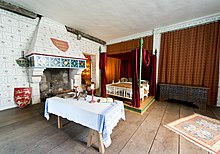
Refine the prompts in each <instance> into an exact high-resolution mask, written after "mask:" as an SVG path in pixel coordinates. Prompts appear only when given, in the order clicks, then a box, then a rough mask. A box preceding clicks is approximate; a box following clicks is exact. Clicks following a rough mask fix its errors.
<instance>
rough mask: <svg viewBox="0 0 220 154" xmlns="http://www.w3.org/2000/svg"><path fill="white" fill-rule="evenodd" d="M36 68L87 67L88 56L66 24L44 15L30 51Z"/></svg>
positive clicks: (31, 61)
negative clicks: (86, 56) (70, 33)
mask: <svg viewBox="0 0 220 154" xmlns="http://www.w3.org/2000/svg"><path fill="white" fill-rule="evenodd" d="M25 56H26V57H28V59H29V63H30V64H29V66H30V67H34V68H44V69H45V68H85V67H86V58H85V56H84V55H83V53H82V52H81V51H80V50H79V49H78V47H77V44H76V40H75V38H71V37H70V35H69V34H68V32H67V30H66V27H65V25H62V24H60V23H58V22H56V21H53V20H51V19H49V18H46V17H42V18H41V19H40V20H39V23H38V26H37V28H36V30H35V34H34V37H33V39H32V42H31V45H30V48H29V51H28V53H26V54H25Z"/></svg>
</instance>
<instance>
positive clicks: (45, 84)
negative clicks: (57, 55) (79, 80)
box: [40, 68, 71, 101]
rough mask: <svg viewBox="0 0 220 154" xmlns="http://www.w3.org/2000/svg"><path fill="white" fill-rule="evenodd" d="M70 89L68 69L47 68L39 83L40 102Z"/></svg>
mask: <svg viewBox="0 0 220 154" xmlns="http://www.w3.org/2000/svg"><path fill="white" fill-rule="evenodd" d="M70 89H71V87H70V84H69V70H68V69H65V68H64V69H59V68H54V69H52V68H47V69H45V70H44V72H43V75H42V77H41V81H40V98H41V101H45V99H46V98H48V97H51V96H54V95H56V94H59V93H60V92H63V91H67V90H70Z"/></svg>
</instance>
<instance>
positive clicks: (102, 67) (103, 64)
mask: <svg viewBox="0 0 220 154" xmlns="http://www.w3.org/2000/svg"><path fill="white" fill-rule="evenodd" d="M105 67H106V53H100V61H99V69H100V70H101V96H102V97H106V75H105Z"/></svg>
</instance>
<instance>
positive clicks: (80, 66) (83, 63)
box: [79, 60, 86, 68]
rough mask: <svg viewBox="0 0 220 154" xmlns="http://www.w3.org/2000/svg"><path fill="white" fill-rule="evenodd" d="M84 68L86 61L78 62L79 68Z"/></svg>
mask: <svg viewBox="0 0 220 154" xmlns="http://www.w3.org/2000/svg"><path fill="white" fill-rule="evenodd" d="M85 67H86V61H85V60H80V61H79V68H85Z"/></svg>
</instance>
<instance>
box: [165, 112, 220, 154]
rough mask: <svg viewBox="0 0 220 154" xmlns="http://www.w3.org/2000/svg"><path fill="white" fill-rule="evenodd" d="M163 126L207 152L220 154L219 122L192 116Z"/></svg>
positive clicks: (204, 117)
mask: <svg viewBox="0 0 220 154" xmlns="http://www.w3.org/2000/svg"><path fill="white" fill-rule="evenodd" d="M164 126H165V127H167V128H169V129H170V130H172V131H174V132H176V133H177V134H179V135H181V136H183V137H184V138H186V139H187V140H189V141H191V142H193V143H195V144H196V145H198V146H200V147H202V148H204V149H206V150H207V151H209V152H211V153H215V154H220V121H219V120H216V119H212V118H209V117H206V116H202V115H200V114H193V115H190V116H187V117H184V118H181V119H178V120H176V121H173V122H171V123H168V124H166V125H164Z"/></svg>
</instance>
